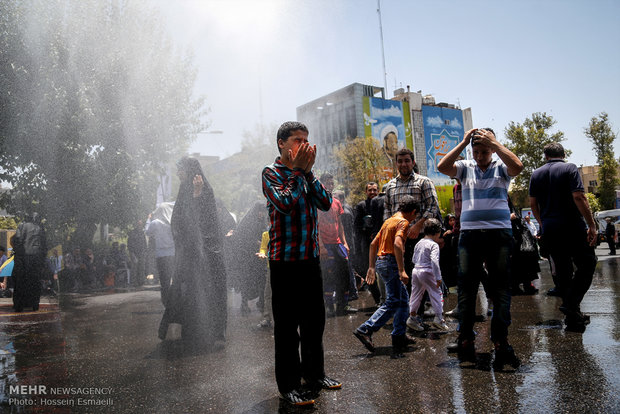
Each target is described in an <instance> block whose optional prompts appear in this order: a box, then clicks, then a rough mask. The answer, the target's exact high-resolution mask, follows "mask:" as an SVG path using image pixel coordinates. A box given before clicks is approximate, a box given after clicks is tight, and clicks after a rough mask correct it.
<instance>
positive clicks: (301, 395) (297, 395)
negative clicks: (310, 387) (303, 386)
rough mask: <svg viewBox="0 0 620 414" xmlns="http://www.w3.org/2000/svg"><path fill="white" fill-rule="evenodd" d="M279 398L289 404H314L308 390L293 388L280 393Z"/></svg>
mask: <svg viewBox="0 0 620 414" xmlns="http://www.w3.org/2000/svg"><path fill="white" fill-rule="evenodd" d="M280 398H281V399H283V400H284V401H286V402H287V403H289V404H291V405H297V406H302V405H312V404H314V399H313V398H312V397H311V396H310V393H309V392H308V391H300V390H293V391H290V392H286V393H284V394H280Z"/></svg>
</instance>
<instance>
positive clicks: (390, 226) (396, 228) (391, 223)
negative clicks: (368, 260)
mask: <svg viewBox="0 0 620 414" xmlns="http://www.w3.org/2000/svg"><path fill="white" fill-rule="evenodd" d="M408 231H409V221H408V220H407V219H405V218H404V217H403V215H402V214H401V213H400V212H398V213H396V214H394V215H393V216H392V217H390V218H389V219H387V220H385V222H384V223H383V226H381V230H380V231H379V233H377V236H376V237H378V238H379V249H378V250H377V256H386V255H388V254H392V255H393V254H394V241H395V240H396V238H397V237H401V238H402V239H403V243H404V242H405V241H407V232H408Z"/></svg>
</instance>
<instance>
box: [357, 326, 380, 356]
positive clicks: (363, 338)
mask: <svg viewBox="0 0 620 414" xmlns="http://www.w3.org/2000/svg"><path fill="white" fill-rule="evenodd" d="M353 335H355V337H356V338H357V339H359V340H360V342H361V343H362V345H364V346H365V347H366V349H367V350H369V351H370V352H375V346H374V345H373V344H372V336H371V335H368V334H365V333H363V332H360V331H358V330H355V331H353Z"/></svg>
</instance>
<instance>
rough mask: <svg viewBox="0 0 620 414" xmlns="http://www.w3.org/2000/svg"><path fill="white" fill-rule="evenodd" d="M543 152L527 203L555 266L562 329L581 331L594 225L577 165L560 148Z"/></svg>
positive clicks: (551, 147) (590, 272)
mask: <svg viewBox="0 0 620 414" xmlns="http://www.w3.org/2000/svg"><path fill="white" fill-rule="evenodd" d="M544 153H545V159H546V160H547V163H546V164H545V165H543V166H542V167H540V168H538V169H536V170H535V171H534V172H533V173H532V178H531V179H530V207H531V208H532V212H533V213H534V217H536V220H538V222H539V223H540V225H541V227H540V228H541V231H540V235H541V239H542V242H543V244H544V245H545V246H546V247H547V248H548V250H549V255H550V256H551V258H552V259H553V263H554V264H555V272H556V276H557V279H556V280H557V288H558V290H559V291H560V292H561V294H562V306H560V311H561V312H562V313H564V315H566V319H565V324H566V328H565V329H566V330H567V331H571V332H578V333H583V332H584V331H585V330H586V325H587V324H588V323H590V317H589V316H588V315H585V314H583V313H582V312H581V309H580V304H581V301H582V300H583V297H584V296H585V294H586V292H587V291H588V289H590V285H591V284H592V276H593V275H594V269H595V267H596V254H595V253H594V246H595V245H596V237H597V231H596V224H595V223H594V218H593V217H592V211H591V210H590V205H589V203H588V199H587V198H586V195H585V192H584V188H583V182H582V181H581V177H580V176H579V171H578V170H577V167H576V166H575V164H571V163H568V162H565V161H564V156H565V154H564V147H562V145H561V144H560V143H557V142H554V143H551V144H547V145H546V146H545V148H544ZM584 219H585V221H584ZM586 225H587V227H586Z"/></svg>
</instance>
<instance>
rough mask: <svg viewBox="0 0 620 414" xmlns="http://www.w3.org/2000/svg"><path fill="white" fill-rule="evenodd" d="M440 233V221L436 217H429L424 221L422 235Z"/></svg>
mask: <svg viewBox="0 0 620 414" xmlns="http://www.w3.org/2000/svg"><path fill="white" fill-rule="evenodd" d="M437 233H441V223H440V222H439V220H437V219H436V218H429V219H428V220H426V221H425V222H424V235H425V236H432V235H434V234H437Z"/></svg>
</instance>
